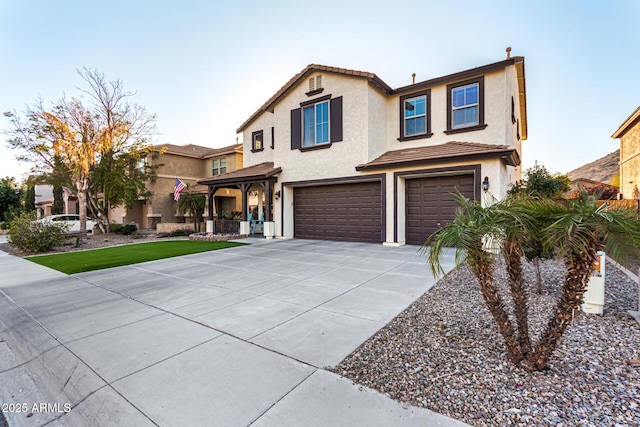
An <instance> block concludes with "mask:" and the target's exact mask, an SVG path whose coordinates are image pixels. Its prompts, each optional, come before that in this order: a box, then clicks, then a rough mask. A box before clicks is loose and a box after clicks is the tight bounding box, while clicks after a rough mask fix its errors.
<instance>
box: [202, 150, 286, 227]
mask: <svg viewBox="0 0 640 427" xmlns="http://www.w3.org/2000/svg"><path fill="white" fill-rule="evenodd" d="M281 171H282V170H281V169H280V168H275V167H274V166H273V163H270V162H267V163H261V164H258V165H255V166H249V167H247V168H244V169H239V170H236V171H233V172H229V173H226V174H222V175H218V176H215V177H211V178H205V179H201V180H199V181H198V184H202V185H206V186H207V188H208V191H207V192H208V196H209V197H208V209H209V212H214V207H215V206H216V202H215V193H216V191H217V190H218V189H221V188H229V189H238V190H240V193H241V194H242V214H241V219H240V220H239V221H238V226H239V229H238V232H239V233H240V234H243V235H247V236H260V235H261V236H262V237H265V238H267V239H271V238H273V237H274V236H275V222H274V219H273V218H274V215H273V205H274V203H273V201H274V197H275V195H274V191H273V188H274V184H275V183H276V182H277V181H278V178H277V176H276V175H277V174H279V173H280V172H281ZM217 226H218V224H216V222H215V221H213V220H210V221H207V228H206V229H207V232H212V233H214V232H217V231H215V230H216V228H217Z"/></svg>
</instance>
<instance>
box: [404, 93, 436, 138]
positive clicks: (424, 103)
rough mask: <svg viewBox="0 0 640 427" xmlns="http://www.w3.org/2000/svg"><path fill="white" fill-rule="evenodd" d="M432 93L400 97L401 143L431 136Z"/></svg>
mask: <svg viewBox="0 0 640 427" xmlns="http://www.w3.org/2000/svg"><path fill="white" fill-rule="evenodd" d="M430 110H431V91H429V90H427V91H424V92H420V93H413V94H410V95H405V96H401V97H400V138H398V140H400V141H406V140H410V139H418V138H428V137H430V136H431V135H433V134H432V133H431V117H430V113H431V112H430Z"/></svg>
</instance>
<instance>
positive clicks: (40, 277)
mask: <svg viewBox="0 0 640 427" xmlns="http://www.w3.org/2000/svg"><path fill="white" fill-rule="evenodd" d="M248 241H250V242H251V243H253V244H252V245H250V246H242V247H236V248H231V249H226V250H221V251H215V252H208V253H202V254H197V255H189V256H184V257H178V258H172V259H168V260H161V261H154V262H149V263H144V264H137V265H135V266H129V267H120V268H114V269H109V270H102V271H96V272H91V273H83V274H78V275H74V276H67V275H64V274H62V273H59V272H56V271H53V270H49V269H47V268H44V267H41V266H38V265H36V264H33V263H30V262H28V261H25V260H22V259H18V258H15V257H12V256H9V255H0V273H1V274H2V280H1V282H0V384H2V385H3V386H2V387H0V403H3V404H12V403H13V404H14V406H13V407H11V408H12V409H13V410H12V411H6V412H5V416H6V418H7V420H8V421H9V424H10V426H12V427H13V426H23V425H25V426H31V425H34V426H35V425H44V424H47V425H56V426H58V425H60V426H62V425H70V426H75V425H78V426H83V425H118V426H128V425H136V426H143V425H162V426H165V425H166V426H169V425H176V426H183V425H192V426H200V425H229V426H248V425H252V426H263V425H264V426H272V425H286V426H289V425H292V426H293V425H295V426H301V425H309V426H316V425H332V426H333V425H345V426H347V425H349V426H350V425H421V426H422V425H443V426H444V425H462V423H458V422H457V421H454V420H451V419H449V418H446V417H443V416H441V415H438V414H435V413H433V412H431V411H427V410H424V409H419V408H413V407H406V406H403V405H401V404H399V403H397V402H395V401H392V400H391V399H389V398H387V397H386V396H384V395H382V394H379V393H377V392H375V391H373V390H370V389H367V388H364V387H362V386H357V385H354V384H353V383H352V382H351V381H349V380H347V379H344V378H342V377H340V376H338V375H336V374H333V373H331V372H329V371H328V370H326V368H330V367H333V366H335V365H337V364H338V363H339V362H340V361H341V360H342V359H343V358H345V357H346V356H347V355H348V354H349V353H350V352H351V351H353V350H354V349H356V348H357V347H358V346H359V345H360V344H361V343H362V342H364V341H365V340H366V339H367V338H369V337H370V336H371V335H373V334H374V333H375V332H377V331H378V330H379V329H380V328H382V327H383V326H384V325H385V324H386V323H387V322H389V321H390V320H391V319H392V318H393V317H395V316H396V315H397V314H398V313H400V312H401V311H402V310H404V309H405V308H406V307H407V306H408V305H409V304H411V303H412V302H413V301H414V300H415V299H416V298H418V297H419V296H420V295H421V294H422V293H424V292H425V291H427V290H428V289H429V288H430V287H431V286H433V284H434V283H435V279H434V278H433V277H432V276H431V274H430V273H429V271H428V269H427V267H426V265H425V262H424V259H423V258H421V257H420V256H419V255H418V253H417V249H418V248H417V247H415V246H405V247H384V246H382V245H373V244H361V243H343V242H326V241H308V240H271V241H268V240H257V239H250V240H248ZM0 253H1V252H0ZM444 264H445V266H446V267H447V269H450V268H451V267H452V266H453V254H449V255H447V257H445V259H444ZM15 404H17V405H21V406H19V407H18V406H15ZM34 404H35V406H34ZM65 405H67V406H65ZM69 407H71V408H72V409H71V411H70V412H69V411H68V409H69ZM11 408H6V409H11ZM3 409H5V408H3ZM24 409H26V411H23V410H24Z"/></svg>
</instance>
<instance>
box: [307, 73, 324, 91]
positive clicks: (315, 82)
mask: <svg viewBox="0 0 640 427" xmlns="http://www.w3.org/2000/svg"><path fill="white" fill-rule="evenodd" d="M317 89H322V76H316V77H311V78H310V79H309V92H313V91H314V90H317Z"/></svg>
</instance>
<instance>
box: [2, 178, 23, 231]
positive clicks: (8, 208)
mask: <svg viewBox="0 0 640 427" xmlns="http://www.w3.org/2000/svg"><path fill="white" fill-rule="evenodd" d="M21 194H22V191H21V190H20V188H19V187H18V186H17V185H16V181H15V178H13V177H11V178H10V177H5V178H2V179H0V221H10V220H11V219H12V218H13V216H14V215H15V214H16V213H19V212H20V196H21Z"/></svg>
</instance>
